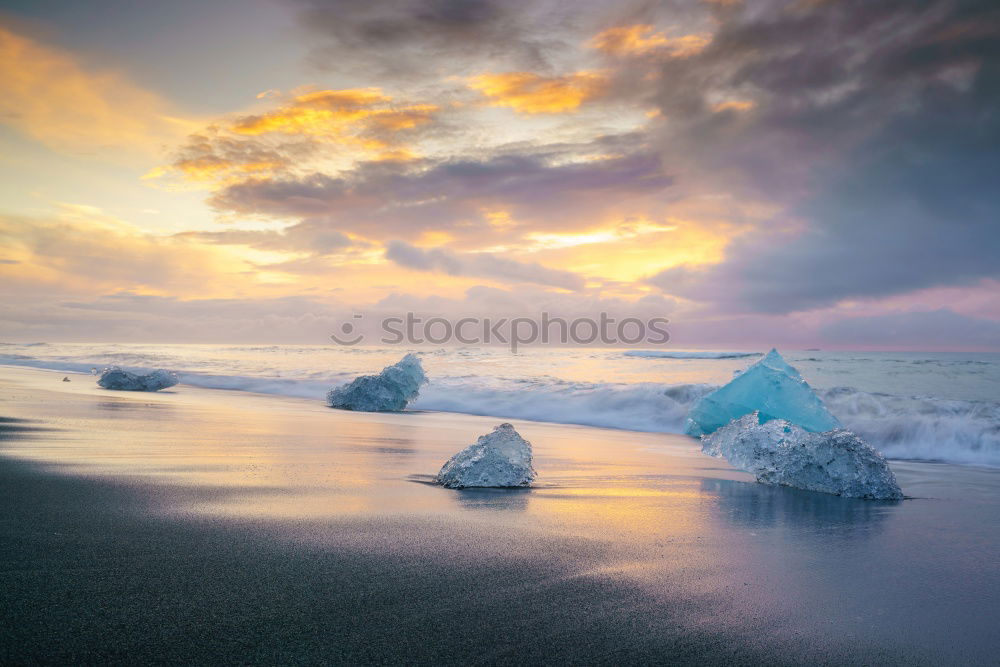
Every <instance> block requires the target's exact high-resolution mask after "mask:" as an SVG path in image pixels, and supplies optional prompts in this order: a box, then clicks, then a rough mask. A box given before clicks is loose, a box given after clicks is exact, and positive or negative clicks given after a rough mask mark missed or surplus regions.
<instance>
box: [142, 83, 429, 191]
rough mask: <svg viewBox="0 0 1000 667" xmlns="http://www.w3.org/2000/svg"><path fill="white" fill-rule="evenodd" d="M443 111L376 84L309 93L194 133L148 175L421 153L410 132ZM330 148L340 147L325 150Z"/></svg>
mask: <svg viewBox="0 0 1000 667" xmlns="http://www.w3.org/2000/svg"><path fill="white" fill-rule="evenodd" d="M437 111H438V107H437V106H435V105H432V104H405V105H398V104H394V103H393V100H392V98H391V97H389V96H388V95H385V94H383V93H382V91H381V90H380V89H378V88H357V89H348V90H320V91H312V92H308V93H303V94H299V95H296V96H294V97H292V98H290V99H289V100H287V101H286V102H285V103H284V104H282V105H280V106H279V107H277V108H276V109H273V110H270V111H265V112H263V113H258V114H252V115H244V116H238V117H236V118H231V119H229V120H226V121H224V122H222V123H220V124H217V125H213V126H211V127H209V128H206V129H205V130H204V131H202V132H199V133H197V134H193V135H191V136H190V137H189V138H188V141H187V143H186V144H185V145H184V146H182V147H181V148H180V149H179V150H178V151H177V153H176V155H175V157H174V160H173V162H172V163H171V164H170V165H168V166H161V167H157V168H155V169H153V170H152V171H150V172H149V173H148V174H147V175H146V176H145V178H147V179H158V178H161V177H163V176H168V175H179V176H181V177H182V178H183V179H185V180H187V181H196V182H197V181H200V182H206V183H212V184H216V185H218V184H230V183H233V182H238V181H240V180H244V179H246V178H248V177H253V176H263V175H268V174H273V173H275V172H280V171H285V170H289V169H293V168H295V167H296V166H310V165H312V166H315V164H316V161H322V162H323V164H324V165H325V166H326V167H328V168H329V167H331V164H330V163H332V162H336V163H337V164H338V165H342V167H346V166H349V165H350V164H352V163H353V162H356V161H357V160H375V161H387V162H388V161H391V162H404V161H407V160H413V159H416V158H417V157H419V154H418V153H417V151H416V150H414V148H413V147H412V146H410V145H408V143H407V140H408V139H409V138H410V137H409V136H408V134H407V133H408V131H409V130H413V129H415V128H417V127H419V126H421V125H424V124H427V123H430V122H432V121H433V119H434V114H435V113H436V112H437ZM331 147H336V148H337V149H338V150H336V151H331V150H326V149H329V148H331ZM333 166H336V165H333Z"/></svg>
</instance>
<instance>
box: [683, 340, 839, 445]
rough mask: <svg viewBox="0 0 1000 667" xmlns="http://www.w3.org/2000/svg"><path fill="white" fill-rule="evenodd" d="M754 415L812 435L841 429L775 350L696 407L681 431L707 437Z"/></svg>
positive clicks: (706, 397) (695, 405)
mask: <svg viewBox="0 0 1000 667" xmlns="http://www.w3.org/2000/svg"><path fill="white" fill-rule="evenodd" d="M754 411H757V412H760V419H761V421H765V422H766V421H770V420H772V419H784V420H787V421H789V422H791V423H793V424H795V425H797V426H801V427H802V428H804V429H805V430H807V431H812V432H820V431H829V430H832V429H835V428H839V427H840V422H839V421H837V418H836V417H834V416H833V415H832V414H830V411H829V410H827V409H826V406H825V405H823V401H821V400H820V398H819V397H818V396H817V395H816V394H815V393H813V390H812V388H811V387H810V386H809V385H808V383H806V381H805V380H803V379H802V376H801V375H799V372H798V371H797V370H795V369H794V368H792V367H791V366H789V365H788V364H787V363H786V362H785V360H784V359H782V358H781V355H780V354H778V351H777V350H771V351H770V352H768V354H767V356H765V357H764V358H763V359H761V360H760V361H758V362H757V363H755V364H753V365H752V366H750V367H749V368H748V369H746V370H745V371H743V372H742V373H740V374H739V375H737V376H736V377H734V378H733V379H732V380H730V382H729V383H728V384H726V385H724V386H722V387H720V388H719V389H716V390H715V391H713V392H712V393H710V394H707V395H705V396H704V397H702V398H701V400H699V401H698V402H697V403H695V404H694V406H693V407H692V408H691V411H690V412H689V413H688V418H687V422H686V424H685V427H684V430H685V431H686V432H687V433H688V434H690V435H706V434H708V433H711V432H713V431H715V430H716V429H718V428H721V427H722V426H725V425H726V424H728V423H729V422H730V421H732V420H733V419H738V418H740V417H742V416H743V415H747V414H750V413H751V412H754Z"/></svg>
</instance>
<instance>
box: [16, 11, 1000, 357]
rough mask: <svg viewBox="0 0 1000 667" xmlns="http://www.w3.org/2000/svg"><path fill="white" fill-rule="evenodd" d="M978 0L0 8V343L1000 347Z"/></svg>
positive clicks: (985, 19)
mask: <svg viewBox="0 0 1000 667" xmlns="http://www.w3.org/2000/svg"><path fill="white" fill-rule="evenodd" d="M998 96H1000V8H998V7H997V5H996V3H995V2H993V1H992V0H969V1H960V0H956V1H919V2H915V1H914V0H880V1H879V2H871V1H870V0H793V1H787V2H778V1H771V0H759V1H751V0H742V1H741V0H661V1H659V2H652V1H647V0H623V1H616V2H610V1H603V2H595V1H593V0H578V1H576V2H564V1H551V0H532V1H527V0H387V1H383V2H371V1H366V2H360V1H346V0H240V1H236V0H205V1H197V2H196V1H193V0H178V1H175V2H170V3H160V2H156V3H154V2H150V3H135V2H130V1H127V0H93V1H92V2H87V3H80V2H74V1H57V0H31V1H30V2H29V1H23V2H22V1H20V0H4V2H3V3H0V340H6V341H21V342H26V341H117V342H219V343H224V342H275V343H280V342H289V343H318V344H322V343H325V342H327V341H328V335H329V334H330V333H331V332H334V331H335V330H336V329H337V327H338V326H339V323H341V322H343V321H345V319H350V318H351V317H352V316H353V315H356V314H358V313H364V314H366V315H369V316H375V315H378V314H383V315H385V314H399V313H403V312H407V311H413V312H417V313H422V314H425V315H439V316H444V317H448V318H453V319H454V318H458V317H464V316H482V315H494V316H496V315H499V314H504V315H510V316H522V317H532V316H537V315H538V314H539V313H541V312H548V313H552V314H555V315H561V316H591V317H596V316H597V314H598V313H600V312H607V313H611V314H613V315H615V316H618V317H626V316H639V317H666V318H668V319H669V320H670V321H671V324H670V331H671V335H672V339H673V340H672V344H673V345H676V346H678V347H688V348H695V347H720V346H739V347H754V346H759V345H778V346H786V347H787V346H798V347H824V348H826V347H830V348H879V349H884V348H888V349H954V350H994V351H1000V187H998V180H997V174H998V173H1000V98H998Z"/></svg>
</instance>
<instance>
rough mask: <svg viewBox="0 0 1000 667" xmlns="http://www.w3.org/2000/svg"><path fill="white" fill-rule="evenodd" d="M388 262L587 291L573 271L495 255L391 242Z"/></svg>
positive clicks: (431, 269) (388, 248) (387, 247)
mask: <svg viewBox="0 0 1000 667" xmlns="http://www.w3.org/2000/svg"><path fill="white" fill-rule="evenodd" d="M385 257H386V259H388V260H390V261H392V262H395V263H396V264H398V265H400V266H404V267H406V268H409V269H415V270H417V271H436V272H442V273H447V274H450V275H453V276H476V277H479V278H494V279H496V280H501V281H503V282H513V283H533V284H536V285H546V286H549V287H561V288H563V289H569V290H580V289H583V278H581V277H580V276H578V275H577V274H575V273H572V272H570V271H559V270H557V269H550V268H547V267H545V266H542V265H541V264H538V263H535V262H519V261H516V260H512V259H506V258H504V257H497V256H496V255H493V254H491V253H485V252H483V253H456V252H453V251H450V250H447V249H445V248H418V247H416V246H412V245H410V244H409V243H406V242H404V241H389V242H388V243H387V244H386V250H385Z"/></svg>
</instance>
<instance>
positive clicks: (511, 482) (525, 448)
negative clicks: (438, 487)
mask: <svg viewBox="0 0 1000 667" xmlns="http://www.w3.org/2000/svg"><path fill="white" fill-rule="evenodd" d="M534 479H535V469H534V468H532V467H531V443H530V442H528V441H527V440H525V439H524V438H522V437H521V436H520V435H519V434H518V432H517V431H516V430H514V427H513V426H511V425H510V424H500V425H499V426H497V427H496V428H495V429H493V431H492V432H491V433H487V434H486V435H483V436H480V437H479V440H477V441H476V444H474V445H469V446H468V447H466V448H465V449H463V450H462V451H460V452H459V453H457V454H455V455H454V456H452V457H451V458H450V459H448V462H447V463H445V464H444V466H442V467H441V472H439V473H438V475H437V481H438V483H440V484H442V485H444V486H446V487H447V488H449V489H463V488H467V487H512V486H528V485H529V484H531V482H532V480H534Z"/></svg>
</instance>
